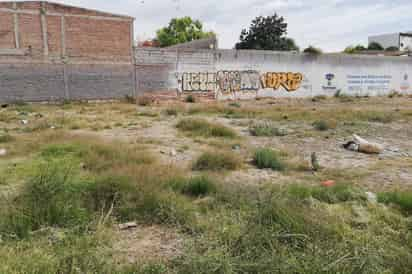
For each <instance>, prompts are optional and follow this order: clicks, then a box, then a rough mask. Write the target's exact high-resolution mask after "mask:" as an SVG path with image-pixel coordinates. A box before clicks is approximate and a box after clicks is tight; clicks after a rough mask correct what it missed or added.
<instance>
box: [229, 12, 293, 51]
mask: <svg viewBox="0 0 412 274" xmlns="http://www.w3.org/2000/svg"><path fill="white" fill-rule="evenodd" d="M287 27H288V24H287V23H286V22H285V19H284V18H283V17H279V16H278V15H277V14H276V13H275V14H274V15H272V16H267V17H263V16H259V17H256V18H255V19H254V20H253V21H252V23H251V25H250V27H249V30H246V29H243V30H242V32H241V34H240V42H239V43H237V44H236V45H235V48H236V49H258V50H281V51H290V50H299V48H298V46H296V44H295V41H294V40H293V39H291V38H288V37H286V34H287Z"/></svg>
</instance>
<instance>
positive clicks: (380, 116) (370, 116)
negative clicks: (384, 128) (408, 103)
mask: <svg viewBox="0 0 412 274" xmlns="http://www.w3.org/2000/svg"><path fill="white" fill-rule="evenodd" d="M361 116H362V114H361ZM362 118H364V119H365V120H367V121H369V122H376V123H382V124H388V123H392V122H393V121H394V120H395V117H394V115H393V114H391V113H383V112H376V111H370V112H364V113H363V117H362Z"/></svg>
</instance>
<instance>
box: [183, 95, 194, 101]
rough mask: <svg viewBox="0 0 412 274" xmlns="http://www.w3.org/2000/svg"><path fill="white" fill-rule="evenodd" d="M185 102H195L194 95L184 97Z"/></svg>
mask: <svg viewBox="0 0 412 274" xmlns="http://www.w3.org/2000/svg"><path fill="white" fill-rule="evenodd" d="M185 102H186V103H196V97H194V96H193V95H188V96H186V98H185Z"/></svg>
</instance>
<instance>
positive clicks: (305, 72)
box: [136, 49, 412, 100]
mask: <svg viewBox="0 0 412 274" xmlns="http://www.w3.org/2000/svg"><path fill="white" fill-rule="evenodd" d="M150 51H151V52H150V54H149V53H148V52H145V54H142V53H140V54H138V56H140V60H137V61H136V62H137V63H138V64H139V63H140V64H142V65H144V64H145V63H150V64H153V63H154V62H155V63H162V64H164V63H168V62H169V63H168V64H169V66H168V67H169V68H170V72H169V73H168V74H166V75H169V76H168V77H169V79H163V80H164V82H167V83H169V85H171V86H169V87H168V90H171V89H174V90H177V91H178V92H185V93H186V92H193V93H195V94H196V93H197V94H202V93H208V92H209V93H214V94H215V97H216V98H218V99H220V100H224V99H247V98H255V97H312V96H317V95H326V96H333V95H334V94H335V93H336V92H337V91H340V92H341V94H347V95H352V96H366V95H369V96H376V95H386V94H389V93H390V92H392V91H398V92H402V93H405V94H406V93H408V94H412V58H411V57H383V56H359V55H343V54H335V55H329V54H323V55H318V56H314V55H307V54H292V53H281V52H271V51H254V50H243V51H236V50H216V51H199V50H197V51H185V52H176V51H174V52H168V51H164V50H162V53H159V52H160V51H159V50H154V49H152V50H150ZM171 56H173V57H171ZM176 56H177V57H176ZM173 62H177V63H173ZM267 73H273V74H274V75H280V74H281V73H293V75H301V76H302V79H301V81H298V82H299V83H298V85H296V83H294V84H295V87H296V89H293V90H289V91H288V90H287V89H286V88H285V87H284V86H280V87H278V88H274V87H267V85H265V84H264V83H267V81H266V80H265V79H266V78H265V76H266V74H267ZM225 75H226V76H230V77H231V78H230V79H229V80H230V81H226V82H225V81H223V82H222V80H221V79H225V78H224V77H226V76H225ZM191 76H193V77H192V78H191ZM206 79H207V80H206ZM293 79H297V78H293ZM191 80H193V81H191ZM202 81H203V82H202ZM204 81H208V83H207V85H206V84H205V83H204ZM211 81H215V83H211ZM201 83H202V85H201ZM221 83H225V85H221ZM200 86H202V87H203V88H202V90H197V89H199V87H200ZM205 86H207V87H208V90H205V88H204V87H205ZM291 86H293V85H291ZM222 87H232V88H229V89H228V90H226V92H225V90H222Z"/></svg>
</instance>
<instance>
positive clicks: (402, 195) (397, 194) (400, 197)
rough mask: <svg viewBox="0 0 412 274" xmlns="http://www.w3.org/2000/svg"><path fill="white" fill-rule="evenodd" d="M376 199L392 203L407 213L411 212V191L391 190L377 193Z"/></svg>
mask: <svg viewBox="0 0 412 274" xmlns="http://www.w3.org/2000/svg"><path fill="white" fill-rule="evenodd" d="M378 201H379V202H380V203H384V204H392V205H395V206H397V207H399V208H400V209H401V210H402V211H403V212H405V213H407V214H411V213H412V192H410V191H406V192H401V191H392V192H382V193H379V194H378Z"/></svg>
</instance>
